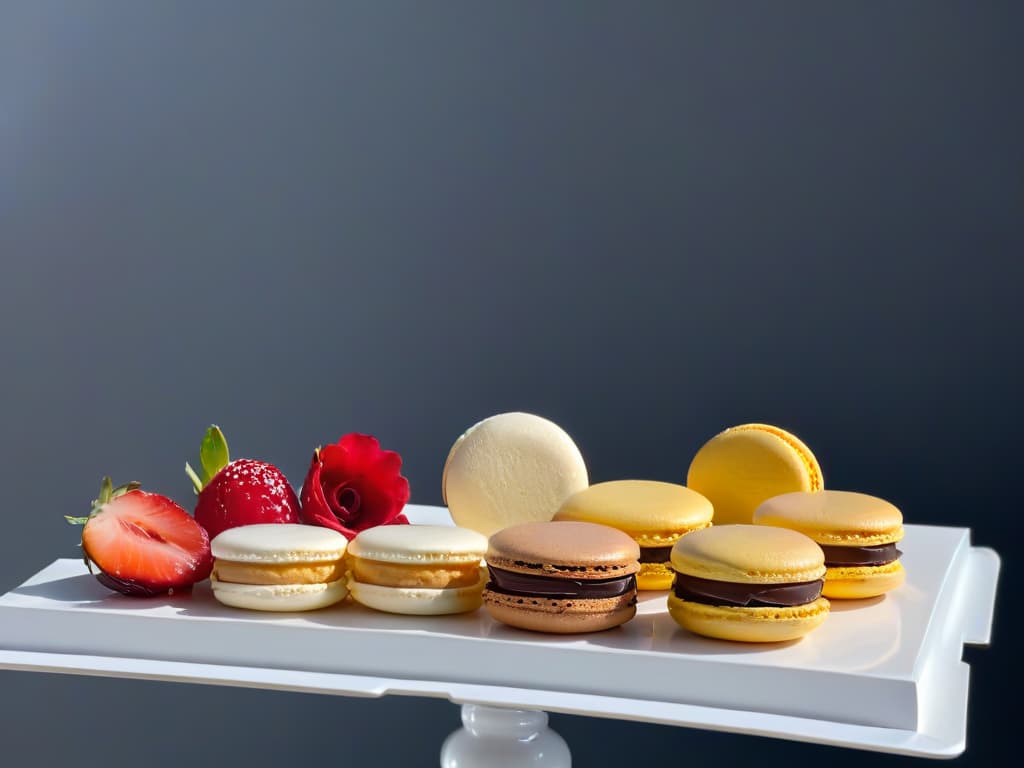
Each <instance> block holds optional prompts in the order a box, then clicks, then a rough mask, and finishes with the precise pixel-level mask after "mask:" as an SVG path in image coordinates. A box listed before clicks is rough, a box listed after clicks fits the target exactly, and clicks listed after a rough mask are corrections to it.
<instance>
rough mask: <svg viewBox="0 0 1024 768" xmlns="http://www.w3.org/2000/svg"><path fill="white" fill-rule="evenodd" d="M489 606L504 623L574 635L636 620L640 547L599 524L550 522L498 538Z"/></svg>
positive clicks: (491, 554) (492, 546) (493, 541)
mask: <svg viewBox="0 0 1024 768" xmlns="http://www.w3.org/2000/svg"><path fill="white" fill-rule="evenodd" d="M485 559H486V562H487V568H488V571H489V575H490V580H489V581H488V583H487V587H486V589H485V590H484V608H485V610H486V611H487V612H488V613H489V614H490V615H491V616H492V617H493V618H494V619H496V620H497V621H500V622H502V623H504V624H508V625H510V626H513V627H519V628H520V629H529V630H533V631H535V632H553V633H559V634H569V633H574V632H597V631H599V630H603V629H610V628H612V627H617V626H618V625H620V624H623V623H625V622H627V621H629V620H630V619H631V618H633V616H634V615H636V574H637V571H639V570H640V563H639V559H640V547H639V546H638V545H637V543H636V541H634V540H633V539H632V538H630V537H629V536H627V535H626V534H625V533H623V532H622V531H618V530H616V529H614V528H609V527H608V526H604V525H597V524H596V523H581V522H558V521H556V522H542V523H524V524H521V525H514V526H512V527H510V528H505V529H504V530H502V531H499V532H498V533H496V534H494V535H493V536H491V538H490V540H489V542H488V547H487V555H486V558H485Z"/></svg>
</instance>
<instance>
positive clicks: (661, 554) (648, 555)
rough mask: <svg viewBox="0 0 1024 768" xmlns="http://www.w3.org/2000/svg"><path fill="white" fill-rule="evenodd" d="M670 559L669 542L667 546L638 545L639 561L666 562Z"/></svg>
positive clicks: (670, 549) (670, 547)
mask: <svg viewBox="0 0 1024 768" xmlns="http://www.w3.org/2000/svg"><path fill="white" fill-rule="evenodd" d="M671 559H672V545H671V544H669V545H668V546H667V547H640V562H641V563H667V562H668V561H669V560H671Z"/></svg>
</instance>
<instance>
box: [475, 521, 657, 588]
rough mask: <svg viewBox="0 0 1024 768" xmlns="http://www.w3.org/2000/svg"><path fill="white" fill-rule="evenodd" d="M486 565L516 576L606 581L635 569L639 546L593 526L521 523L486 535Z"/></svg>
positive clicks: (620, 534)
mask: <svg viewBox="0 0 1024 768" xmlns="http://www.w3.org/2000/svg"><path fill="white" fill-rule="evenodd" d="M485 559H486V560H487V563H488V564H489V565H493V566H496V567H498V568H503V569H504V570H507V571H514V572H517V573H531V574H537V575H544V576H563V577H565V578H574V579H609V578H615V577H617V576H627V575H629V574H631V573H636V572H637V571H639V570H640V563H639V559H640V547H639V545H638V544H637V543H636V542H635V541H634V540H633V539H632V538H631V537H630V536H628V535H627V534H625V533H623V532H622V531H619V530H616V529H615V528H610V527H608V526H606V525H597V524H596V523H580V522H572V521H552V522H547V523H523V524H521V525H516V526H512V527H510V528H505V529H504V530H502V531H499V532H498V533H496V534H494V535H493V536H491V538H490V541H489V543H488V547H487V555H486V558H485Z"/></svg>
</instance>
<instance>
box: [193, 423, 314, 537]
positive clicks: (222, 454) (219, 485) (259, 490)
mask: <svg viewBox="0 0 1024 768" xmlns="http://www.w3.org/2000/svg"><path fill="white" fill-rule="evenodd" d="M199 465H200V468H201V469H202V476H200V475H199V474H197V473H196V471H195V470H194V469H192V467H191V466H189V465H188V464H187V463H186V464H185V473H186V474H187V475H188V476H189V479H190V480H192V485H193V487H194V488H195V491H196V494H197V495H198V497H199V499H198V501H197V502H196V512H195V517H196V521H197V522H198V523H199V524H200V525H201V526H203V528H205V529H206V532H207V533H208V534H209V535H210V538H211V539H213V538H214V537H216V536H217V534H218V533H220V532H221V531H226V530H227V529H228V528H235V527H237V526H240V525H256V524H258V523H298V522H299V500H298V498H296V496H295V491H294V490H293V489H292V486H291V485H290V484H289V482H288V479H287V478H286V477H285V476H284V473H283V472H281V470H279V469H278V468H277V467H275V466H274V465H273V464H267V463H266V462H264V461H255V460H253V459H235V460H234V461H231V458H230V456H229V454H228V443H227V440H226V439H225V437H224V433H223V432H221V431H220V427H218V426H217V425H216V424H214V425H211V426H210V428H209V429H208V430H206V435H205V436H204V437H203V442H202V445H200V447H199Z"/></svg>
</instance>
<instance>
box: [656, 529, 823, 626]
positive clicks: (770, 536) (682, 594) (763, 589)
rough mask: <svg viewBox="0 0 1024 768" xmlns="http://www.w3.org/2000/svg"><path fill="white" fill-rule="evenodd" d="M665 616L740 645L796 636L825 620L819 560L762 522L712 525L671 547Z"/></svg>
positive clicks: (816, 551) (787, 533)
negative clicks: (672, 577) (672, 576)
mask: <svg viewBox="0 0 1024 768" xmlns="http://www.w3.org/2000/svg"><path fill="white" fill-rule="evenodd" d="M672 569H673V570H674V571H675V572H676V577H675V582H674V583H673V585H672V591H671V592H670V593H669V597H668V612H669V614H671V616H672V618H673V619H675V621H676V623H677V624H679V625H680V626H682V627H683V628H685V629H688V630H690V631H691V632H695V633H696V634H698V635H705V636H707V637H715V638H719V639H722V640H737V641H740V642H748V643H765V642H778V641H782V640H795V639H796V638H799V637H803V636H804V635H806V634H807V633H808V632H810V631H811V630H812V629H814V628H815V627H817V626H819V625H820V624H821V623H822V622H823V621H825V618H826V617H827V616H828V610H829V602H828V600H826V599H825V598H824V597H822V596H821V592H822V587H823V586H824V580H823V578H822V577H823V576H824V575H825V558H824V555H823V553H822V551H821V547H819V546H818V545H817V544H815V543H814V542H813V541H811V539H809V538H808V537H807V536H804V535H803V534H802V533H798V532H796V531H791V530H788V529H786V528H770V527H768V526H765V525H715V526H713V527H711V528H705V529H703V530H701V531H695V532H693V533H691V534H688V535H686V536H684V537H683V538H681V539H680V540H679V541H678V542H677V543H676V545H675V546H674V547H673V548H672Z"/></svg>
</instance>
